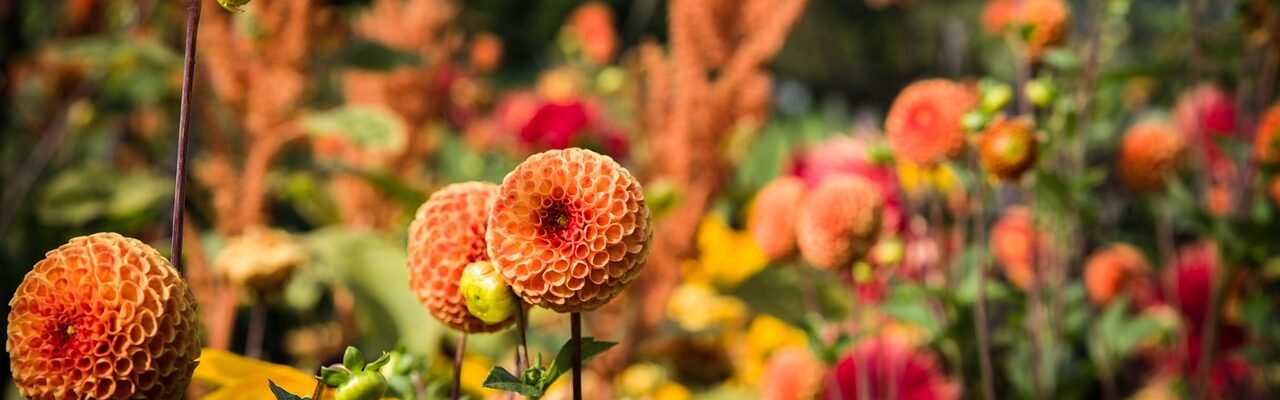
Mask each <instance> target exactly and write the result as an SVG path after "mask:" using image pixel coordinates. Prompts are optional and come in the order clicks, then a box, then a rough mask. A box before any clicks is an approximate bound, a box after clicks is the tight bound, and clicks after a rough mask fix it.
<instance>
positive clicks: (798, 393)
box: [760, 346, 826, 400]
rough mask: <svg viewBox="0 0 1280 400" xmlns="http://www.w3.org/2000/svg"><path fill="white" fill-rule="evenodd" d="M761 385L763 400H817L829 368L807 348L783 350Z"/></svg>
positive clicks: (775, 355) (771, 361)
mask: <svg viewBox="0 0 1280 400" xmlns="http://www.w3.org/2000/svg"><path fill="white" fill-rule="evenodd" d="M764 369H765V370H764V375H763V381H762V382H760V398H761V399H763V400H803V399H812V398H815V397H817V395H818V394H819V391H820V389H822V377H823V375H826V368H825V367H824V366H823V365H822V362H821V361H818V360H817V359H816V358H814V356H813V353H812V352H810V351H809V349H808V348H805V347H800V346H791V347H783V348H781V349H777V350H774V351H773V355H770V356H769V361H768V362H767V363H766V364H765V367H764Z"/></svg>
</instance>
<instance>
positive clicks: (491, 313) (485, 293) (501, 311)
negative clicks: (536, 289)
mask: <svg viewBox="0 0 1280 400" xmlns="http://www.w3.org/2000/svg"><path fill="white" fill-rule="evenodd" d="M458 290H459V291H461V292H462V298H463V299H466V301H467V311H469V312H471V315H474V316H476V318H479V319H480V320H481V321H484V322H485V323H487V324H496V323H499V322H502V321H506V320H507V319H508V318H511V314H512V313H513V312H514V311H515V307H516V296H515V295H514V294H512V293H511V288H510V287H508V286H507V283H506V282H503V281H502V277H501V276H499V275H498V271H495V270H494V269H493V264H492V263H490V262H488V261H476V262H473V263H471V264H468V265H467V268H466V269H463V270H462V279H461V280H459V282H458Z"/></svg>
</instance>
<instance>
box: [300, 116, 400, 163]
mask: <svg viewBox="0 0 1280 400" xmlns="http://www.w3.org/2000/svg"><path fill="white" fill-rule="evenodd" d="M302 129H304V130H306V132H307V134H309V135H312V136H326V135H341V136H343V137H345V138H347V140H350V141H351V143H353V144H355V145H356V146H357V147H359V148H361V149H366V150H380V151H387V152H397V151H400V150H401V149H403V148H404V146H405V136H406V135H407V133H406V132H407V130H406V128H405V126H404V122H403V121H401V120H400V118H399V117H398V116H396V115H395V114H392V113H391V112H390V111H388V110H386V109H383V108H377V107H362V106H345V107H338V108H335V109H331V110H328V111H323V112H318V113H314V114H311V115H308V116H307V118H306V119H305V120H303V121H302Z"/></svg>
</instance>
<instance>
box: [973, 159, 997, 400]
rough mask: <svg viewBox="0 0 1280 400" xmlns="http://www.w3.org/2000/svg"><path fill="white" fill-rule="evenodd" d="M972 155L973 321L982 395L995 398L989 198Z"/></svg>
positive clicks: (991, 399)
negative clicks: (989, 301)
mask: <svg viewBox="0 0 1280 400" xmlns="http://www.w3.org/2000/svg"><path fill="white" fill-rule="evenodd" d="M971 158H972V159H973V161H972V162H970V165H972V166H973V168H974V172H975V173H978V174H979V178H978V179H975V185H974V186H976V187H977V196H976V197H977V198H976V199H974V207H975V208H974V218H973V223H974V226H973V230H974V235H976V236H977V238H976V239H977V242H978V243H977V244H978V245H977V246H974V259H975V260H976V265H975V268H977V269H978V299H977V304H976V306H975V307H974V311H973V313H974V317H973V318H974V321H973V325H974V329H975V330H976V331H977V332H976V333H977V335H978V366H979V368H980V371H981V374H982V397H983V398H985V399H987V400H995V398H996V391H995V383H994V382H993V381H992V378H991V376H992V375H991V374H992V372H991V339H990V337H989V334H988V333H987V323H988V322H987V321H988V320H987V260H986V255H985V254H984V253H983V252H984V251H985V250H986V249H987V222H986V221H987V220H986V212H985V211H986V207H985V204H984V203H985V202H986V199H987V183H986V182H985V181H983V180H982V178H981V171H979V170H978V163H977V157H971Z"/></svg>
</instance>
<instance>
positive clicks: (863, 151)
mask: <svg viewBox="0 0 1280 400" xmlns="http://www.w3.org/2000/svg"><path fill="white" fill-rule="evenodd" d="M869 148H870V146H869V145H868V143H867V142H866V141H865V140H860V139H855V138H852V137H848V136H838V137H834V138H831V139H828V140H827V141H825V142H822V143H819V144H817V145H814V146H812V147H810V148H809V149H806V150H803V151H800V152H797V153H796V154H794V155H792V157H791V162H790V164H789V165H788V166H787V169H786V172H787V174H789V175H793V176H797V177H799V178H800V179H803V180H804V182H805V186H807V187H808V188H810V189H813V188H814V187H817V186H818V183H820V182H822V181H823V180H825V179H827V178H829V177H832V176H836V175H855V176H858V177H861V178H863V179H866V180H867V181H870V182H871V183H872V184H873V185H875V186H876V187H877V188H879V189H880V195H881V197H882V198H883V200H884V214H883V215H882V216H881V221H882V223H883V225H882V226H881V232H882V233H888V234H896V233H898V232H901V231H902V228H903V226H904V225H905V222H904V221H905V218H904V216H905V214H904V212H903V209H902V199H901V196H900V195H899V190H898V179H897V177H896V175H895V172H894V169H893V168H892V166H890V165H877V164H875V163H874V162H872V160H871V158H870V156H869V155H868V154H867V151H868V149H869Z"/></svg>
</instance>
